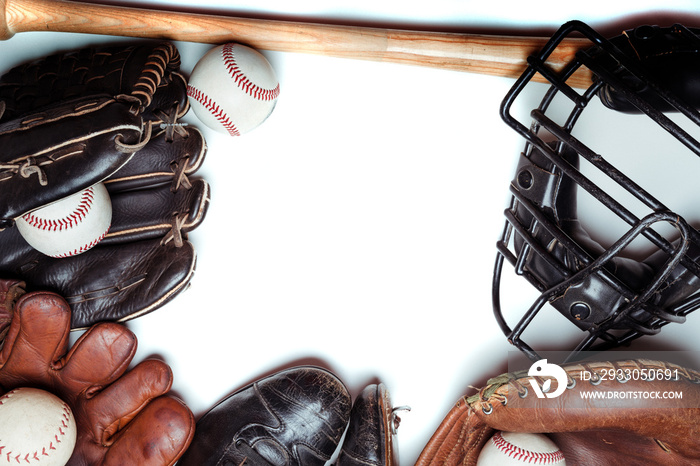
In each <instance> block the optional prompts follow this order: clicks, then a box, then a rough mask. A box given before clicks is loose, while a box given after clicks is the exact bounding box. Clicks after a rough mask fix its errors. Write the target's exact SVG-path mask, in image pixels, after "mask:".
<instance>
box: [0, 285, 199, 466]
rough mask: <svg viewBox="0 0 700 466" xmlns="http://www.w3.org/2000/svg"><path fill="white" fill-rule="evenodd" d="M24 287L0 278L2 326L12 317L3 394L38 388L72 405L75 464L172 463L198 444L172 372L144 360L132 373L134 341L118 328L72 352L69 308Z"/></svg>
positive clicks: (101, 331)
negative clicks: (175, 389) (194, 442)
mask: <svg viewBox="0 0 700 466" xmlns="http://www.w3.org/2000/svg"><path fill="white" fill-rule="evenodd" d="M21 285H22V283H21V282H14V281H8V280H0V298H2V299H0V325H1V323H2V322H3V320H6V319H4V317H6V316H8V315H11V316H12V318H11V323H10V324H9V329H7V335H6V337H5V340H4V342H3V346H2V350H0V393H4V392H5V391H8V390H11V389H13V388H17V387H35V388H41V389H43V390H47V391H49V392H51V393H53V394H55V395H56V396H58V397H59V398H61V399H63V400H64V401H65V402H66V403H68V405H69V406H70V407H71V409H72V410H73V415H74V417H75V420H76V424H77V429H78V436H77V442H76V446H75V450H74V451H73V455H72V456H71V459H70V461H69V463H68V464H70V465H83V466H84V465H126V464H134V465H140V466H143V465H147V466H150V465H152V466H155V465H172V464H174V463H175V462H176V461H177V459H178V458H179V457H180V456H181V455H182V453H183V452H184V451H185V450H186V449H187V447H188V445H189V444H190V442H191V440H192V436H193V434H194V416H193V414H192V412H191V411H190V410H189V408H187V407H186V406H185V405H184V404H183V403H182V402H181V401H179V400H178V399H176V398H175V397H173V396H171V395H168V392H169V390H170V387H171V384H172V372H171V370H170V367H169V366H167V365H166V364H165V363H163V362H162V361H158V360H145V361H142V362H141V363H139V364H137V365H136V366H135V367H134V368H132V369H131V370H129V371H127V368H128V367H129V364H130V363H131V360H132V358H133V357H134V353H135V352H136V343H137V342H136V337H135V336H134V334H133V333H132V332H131V331H129V330H128V329H127V328H126V327H124V326H122V325H119V324H115V323H102V324H97V325H95V326H93V327H91V328H90V329H89V330H87V331H86V332H85V333H84V334H83V335H82V336H81V337H80V338H79V339H78V341H77V342H76V343H75V344H74V345H73V346H72V347H71V348H70V349H69V348H68V336H69V333H70V308H69V307H68V304H67V303H66V302H65V300H63V299H62V298H61V297H60V296H58V295H56V294H54V293H50V292H31V293H27V294H24V295H22V287H21ZM20 295H21V296H20ZM18 296H19V297H18ZM15 299H16V303H15ZM8 303H9V304H10V307H8ZM0 332H2V328H1V327H0Z"/></svg>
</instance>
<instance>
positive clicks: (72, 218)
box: [22, 187, 95, 231]
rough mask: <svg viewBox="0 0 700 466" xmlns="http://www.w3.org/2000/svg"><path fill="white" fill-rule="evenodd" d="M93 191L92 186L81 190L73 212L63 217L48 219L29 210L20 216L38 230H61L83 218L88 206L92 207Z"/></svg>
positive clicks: (73, 225) (70, 226) (71, 226)
mask: <svg viewBox="0 0 700 466" xmlns="http://www.w3.org/2000/svg"><path fill="white" fill-rule="evenodd" d="M94 198H95V196H94V192H93V189H92V187H90V188H88V189H86V190H85V191H83V193H82V195H81V196H80V202H79V203H78V206H77V207H76V208H75V210H74V211H73V212H71V213H70V214H68V215H66V216H65V217H64V218H57V219H49V218H41V217H37V216H36V215H35V213H33V212H30V213H28V214H25V215H23V216H22V218H23V219H24V220H26V222H27V223H28V224H29V225H31V226H33V227H34V228H38V229H40V230H48V231H62V230H67V229H70V228H73V227H75V226H76V225H77V224H79V223H80V222H82V221H83V220H84V219H85V216H86V215H87V213H88V211H89V210H90V207H92V202H93V200H94Z"/></svg>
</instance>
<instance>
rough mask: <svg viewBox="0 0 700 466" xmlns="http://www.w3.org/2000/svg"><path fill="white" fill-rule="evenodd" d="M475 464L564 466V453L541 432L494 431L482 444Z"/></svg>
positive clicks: (485, 465) (480, 465)
mask: <svg viewBox="0 0 700 466" xmlns="http://www.w3.org/2000/svg"><path fill="white" fill-rule="evenodd" d="M476 464H477V466H496V465H498V466H516V465H523V464H529V465H540V464H546V465H556V466H565V465H566V461H565V460H564V454H563V453H562V452H561V450H559V447H558V446H557V445H556V444H555V443H554V442H552V441H551V440H550V439H549V437H547V436H546V435H542V434H528V433H519V432H517V433H516V432H496V433H495V434H493V436H492V437H491V438H490V439H489V441H488V442H487V443H486V445H484V448H483V450H481V454H479V459H478V460H477V461H476Z"/></svg>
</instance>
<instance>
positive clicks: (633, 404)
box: [416, 360, 700, 466]
mask: <svg viewBox="0 0 700 466" xmlns="http://www.w3.org/2000/svg"><path fill="white" fill-rule="evenodd" d="M563 367H564V369H565V370H566V372H567V375H568V378H569V385H573V386H572V387H571V388H567V389H566V390H565V391H564V393H563V394H562V395H561V396H559V397H557V398H542V399H540V398H538V397H536V396H535V394H534V392H533V390H532V387H531V386H530V380H536V382H537V383H538V384H539V385H540V386H541V385H542V383H543V380H541V379H538V378H535V377H530V376H527V374H522V373H516V374H512V373H511V374H503V375H501V376H498V377H495V378H493V379H491V380H489V382H488V384H487V386H485V387H483V388H481V389H479V390H478V393H477V394H475V395H472V396H468V397H467V396H465V397H464V398H462V399H460V400H459V401H458V402H457V403H456V404H455V406H454V407H453V408H452V410H451V411H450V412H449V413H448V414H447V416H446V417H445V419H444V420H443V422H442V423H441V425H440V426H439V428H438V429H437V431H436V432H435V433H434V434H433V436H432V438H431V439H430V441H429V442H428V444H427V445H426V446H425V448H424V449H423V452H422V453H421V455H420V457H419V459H418V462H417V463H416V464H417V465H419V466H426V465H475V464H476V460H477V458H478V456H479V453H480V452H481V450H482V448H483V446H484V444H485V443H486V441H488V439H489V438H490V437H491V435H493V433H494V432H495V431H497V430H502V431H510V432H535V433H544V434H548V435H549V436H550V437H551V438H552V440H554V442H555V443H556V444H557V445H558V446H559V448H560V449H561V450H562V452H563V453H564V456H565V458H566V464H567V465H568V466H579V465H580V466H583V465H592V464H595V465H599V466H607V465H610V466H612V465H620V464H625V465H650V464H663V465H691V464H700V443H698V441H697V439H698V435H700V383H699V382H700V373H699V372H697V371H695V370H691V369H687V368H684V367H680V366H677V365H674V364H670V363H666V362H662V361H652V360H628V361H617V362H610V361H604V362H595V363H588V364H585V365H583V364H570V365H567V366H563ZM628 369H629V370H630V371H635V370H637V371H640V370H641V369H646V370H654V371H656V370H662V371H665V370H667V369H668V370H671V371H674V372H675V371H676V370H677V373H678V380H658V379H657V380H653V381H652V380H640V379H634V378H633V379H629V380H627V381H626V382H622V381H620V380H618V379H616V378H607V377H603V375H605V374H609V373H610V372H609V371H615V372H614V373H617V372H616V371H618V370H622V371H626V370H628ZM582 373H589V374H594V373H597V374H599V375H602V376H601V377H600V383H599V384H598V385H594V384H593V383H591V381H589V380H582V376H581V374H582ZM623 373H624V372H623ZM637 374H639V372H637ZM585 377H586V376H583V378H585ZM571 380H573V381H575V385H574V384H573V383H571ZM554 383H556V382H554ZM526 389H527V394H525V392H526ZM612 391H616V392H618V393H620V392H623V391H624V392H626V393H656V392H659V393H665V392H669V391H671V392H681V393H682V399H678V398H675V399H669V398H666V399H664V398H659V399H653V400H650V399H646V398H644V397H643V396H641V395H640V396H639V397H638V398H634V397H633V396H632V395H629V398H626V399H625V400H624V401H622V400H621V399H620V398H619V397H618V398H607V397H606V398H602V399H601V398H591V397H590V396H589V397H588V398H586V397H584V396H582V393H583V392H589V393H593V392H598V393H602V392H612ZM520 395H523V396H522V397H521V396H520Z"/></svg>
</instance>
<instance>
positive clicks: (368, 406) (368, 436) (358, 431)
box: [336, 383, 399, 466]
mask: <svg viewBox="0 0 700 466" xmlns="http://www.w3.org/2000/svg"><path fill="white" fill-rule="evenodd" d="M393 422H394V413H393V405H392V403H391V398H390V396H389V391H388V390H387V388H386V386H385V385H384V384H382V383H379V384H371V385H368V386H367V387H365V388H364V390H362V392H361V393H360V395H359V396H358V397H357V398H356V399H355V402H354V403H353V406H352V411H351V413H350V424H349V425H348V429H347V432H346V433H345V440H344V441H343V446H342V448H341V450H340V453H339V455H338V460H337V462H336V466H363V465H364V466H368V465H374V466H397V465H398V464H399V461H398V459H399V458H398V448H397V446H398V445H397V443H396V438H395V437H396V435H395V430H394V429H393V426H392V424H393Z"/></svg>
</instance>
